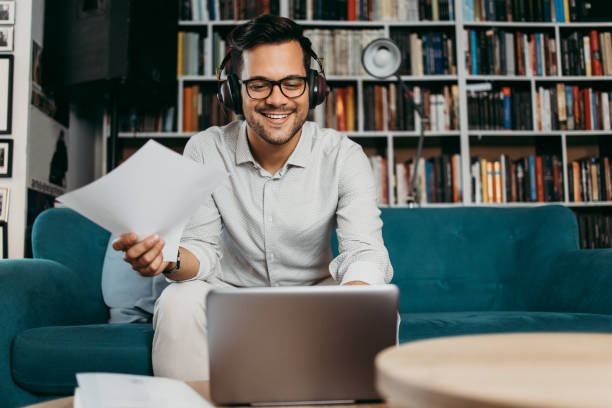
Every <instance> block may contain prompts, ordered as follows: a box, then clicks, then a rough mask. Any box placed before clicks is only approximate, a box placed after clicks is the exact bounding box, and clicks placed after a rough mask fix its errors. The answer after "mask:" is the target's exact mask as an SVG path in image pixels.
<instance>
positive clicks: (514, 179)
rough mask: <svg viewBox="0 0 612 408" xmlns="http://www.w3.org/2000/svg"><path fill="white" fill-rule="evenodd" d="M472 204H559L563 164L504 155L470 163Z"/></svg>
mask: <svg viewBox="0 0 612 408" xmlns="http://www.w3.org/2000/svg"><path fill="white" fill-rule="evenodd" d="M471 163H472V165H471V179H472V180H471V182H472V201H473V202H474V203H508V202H559V201H562V200H563V164H562V162H561V160H560V159H559V157H558V156H556V155H550V154H545V155H530V156H527V157H524V158H520V159H518V160H512V159H510V157H509V156H508V155H501V156H500V157H499V159H496V160H487V159H485V158H482V157H480V156H476V157H473V158H472V160H471Z"/></svg>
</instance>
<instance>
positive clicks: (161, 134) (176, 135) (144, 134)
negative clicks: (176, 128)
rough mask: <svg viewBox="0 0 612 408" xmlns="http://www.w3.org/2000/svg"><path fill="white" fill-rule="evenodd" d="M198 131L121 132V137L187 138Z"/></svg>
mask: <svg viewBox="0 0 612 408" xmlns="http://www.w3.org/2000/svg"><path fill="white" fill-rule="evenodd" d="M194 134H196V132H119V135H118V136H119V137H120V138H123V139H133V138H143V139H163V138H187V137H190V136H193V135H194Z"/></svg>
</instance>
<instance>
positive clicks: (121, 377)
mask: <svg viewBox="0 0 612 408" xmlns="http://www.w3.org/2000/svg"><path fill="white" fill-rule="evenodd" d="M76 378H77V382H78V384H79V387H78V390H79V391H78V393H79V402H80V404H81V405H82V406H83V407H85V408H127V407H130V408H158V407H159V408H168V407H173V408H212V407H213V405H212V404H211V403H210V402H208V401H206V400H205V399H204V398H202V397H201V396H200V395H199V394H198V393H197V392H195V391H194V390H193V389H192V388H191V387H189V386H188V385H187V384H185V383H184V382H182V381H179V380H174V379H170V378H162V377H147V376H143V375H131V374H110V373H78V374H77V375H76ZM75 408H76V407H75Z"/></svg>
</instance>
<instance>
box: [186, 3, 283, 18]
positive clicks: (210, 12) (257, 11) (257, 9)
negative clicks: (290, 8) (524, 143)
mask: <svg viewBox="0 0 612 408" xmlns="http://www.w3.org/2000/svg"><path fill="white" fill-rule="evenodd" d="M279 9H280V5H279V0H248V1H247V0H180V2H179V18H180V19H181V20H184V21H211V20H244V19H250V18H254V17H257V16H258V15H261V14H276V15H278V14H279Z"/></svg>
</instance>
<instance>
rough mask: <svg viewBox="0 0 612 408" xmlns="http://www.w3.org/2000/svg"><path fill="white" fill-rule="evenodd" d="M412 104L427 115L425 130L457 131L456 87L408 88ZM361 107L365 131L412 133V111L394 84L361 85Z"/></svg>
mask: <svg viewBox="0 0 612 408" xmlns="http://www.w3.org/2000/svg"><path fill="white" fill-rule="evenodd" d="M408 89H409V92H410V95H411V97H412V98H413V99H414V101H415V103H417V104H419V103H421V102H422V103H423V108H424V112H425V115H427V116H428V119H429V121H428V123H427V126H426V130H432V131H448V130H456V129H458V128H459V99H458V98H459V88H458V87H457V85H452V86H448V85H445V86H443V87H441V88H440V89H439V90H432V89H425V88H421V87H420V86H414V87H408ZM363 106H372V107H373V109H365V110H364V113H363V114H364V118H363V119H364V128H365V129H366V130H377V131H388V130H415V129H418V127H416V123H415V118H416V115H415V113H414V109H413V107H412V106H411V104H410V103H409V102H408V101H407V100H406V97H405V95H404V92H403V91H402V89H401V87H400V86H399V85H397V84H395V83H390V84H374V85H364V88H363Z"/></svg>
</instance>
